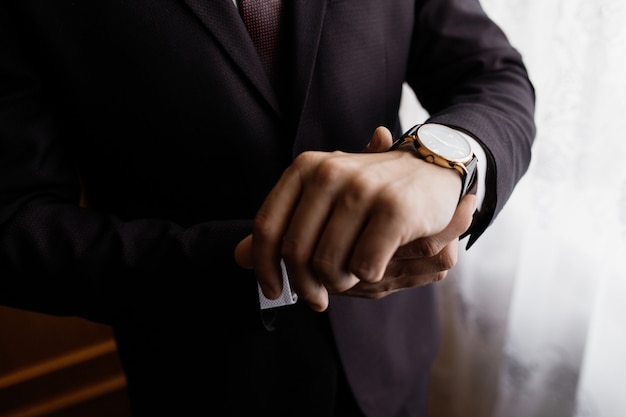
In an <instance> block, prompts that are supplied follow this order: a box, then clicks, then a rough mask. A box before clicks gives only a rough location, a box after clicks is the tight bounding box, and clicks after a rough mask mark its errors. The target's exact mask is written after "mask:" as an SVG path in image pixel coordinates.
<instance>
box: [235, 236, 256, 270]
mask: <svg viewBox="0 0 626 417" xmlns="http://www.w3.org/2000/svg"><path fill="white" fill-rule="evenodd" d="M234 256H235V262H237V264H238V265H239V266H240V267H242V268H246V269H252V267H253V265H254V263H253V261H252V235H248V236H246V237H245V238H243V239H242V240H241V241H240V242H239V243H238V244H237V246H235V252H234Z"/></svg>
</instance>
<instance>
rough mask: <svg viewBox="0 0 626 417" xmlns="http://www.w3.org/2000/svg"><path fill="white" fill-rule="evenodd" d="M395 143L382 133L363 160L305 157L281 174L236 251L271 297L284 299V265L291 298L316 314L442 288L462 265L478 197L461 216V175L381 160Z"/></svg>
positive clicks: (389, 157)
mask: <svg viewBox="0 0 626 417" xmlns="http://www.w3.org/2000/svg"><path fill="white" fill-rule="evenodd" d="M391 141H392V138H391V133H390V132H389V131H388V130H387V129H386V128H382V127H381V128H378V129H377V130H376V131H375V133H374V135H373V137H372V140H371V141H370V144H369V145H368V147H366V149H365V152H364V153H359V154H350V153H344V152H305V153H303V154H301V155H300V156H298V157H297V158H296V159H295V161H294V162H293V164H292V165H291V166H290V167H289V168H288V169H287V170H286V171H285V172H284V174H283V175H282V177H281V178H280V180H279V181H278V183H277V184H276V186H275V187H274V189H272V191H271V192H270V194H269V195H268V197H267V198H266V200H265V202H264V204H263V205H262V207H261V208H260V210H259V212H258V213H257V216H256V218H255V222H254V230H253V236H254V238H253V239H252V237H250V236H249V237H248V238H246V239H244V240H243V241H242V242H240V244H239V245H238V247H237V248H236V250H235V258H236V260H237V262H238V263H239V264H240V265H242V266H244V267H252V268H254V270H255V273H256V276H257V279H258V281H259V284H260V285H261V288H262V289H263V292H264V294H265V295H266V296H267V297H268V298H276V297H277V296H278V295H279V294H280V291H281V282H282V278H281V271H280V264H279V263H280V259H281V258H282V259H283V260H284V261H285V265H286V267H287V271H288V274H289V279H290V283H291V286H292V288H293V289H294V291H295V292H296V293H297V294H298V296H299V297H300V299H302V300H304V301H305V302H307V303H308V304H309V305H310V306H311V308H313V309H314V310H317V311H323V310H325V309H326V308H327V306H328V294H329V292H330V293H345V294H349V295H357V296H363V297H369V298H379V297H382V296H384V295H387V294H389V293H391V292H394V291H397V290H399V289H401V288H403V287H407V286H408V287H412V286H416V285H423V284H425V283H427V282H432V281H434V280H437V279H440V278H441V277H443V276H444V275H445V271H447V270H448V269H449V268H450V267H451V266H453V265H454V264H455V263H456V254H457V243H458V236H459V235H460V234H461V233H463V232H464V231H465V230H466V229H467V227H469V223H470V222H471V215H472V213H473V210H474V205H475V198H474V197H473V196H468V197H466V198H465V199H464V200H463V202H462V204H460V205H459V206H458V208H457V200H458V194H459V191H460V188H461V183H460V180H459V176H458V174H457V173H456V172H454V171H453V170H448V169H444V168H441V167H438V166H436V165H434V164H430V163H427V162H424V161H422V160H420V159H418V158H415V156H414V155H411V154H410V153H408V152H402V151H394V152H384V151H385V150H387V149H388V148H389V146H390V145H391ZM453 215H454V221H453V222H451V220H452V219H453Z"/></svg>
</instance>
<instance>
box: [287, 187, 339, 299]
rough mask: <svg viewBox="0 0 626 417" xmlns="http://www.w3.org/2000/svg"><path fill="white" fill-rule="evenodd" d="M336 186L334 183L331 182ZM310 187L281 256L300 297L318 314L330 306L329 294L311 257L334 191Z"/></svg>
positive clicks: (299, 202) (293, 221)
mask: <svg viewBox="0 0 626 417" xmlns="http://www.w3.org/2000/svg"><path fill="white" fill-rule="evenodd" d="M330 183H331V184H332V183H333V182H332V181H331V182H330ZM324 184H325V183H322V184H318V183H313V184H310V185H309V186H308V187H307V189H306V190H305V191H304V193H303V195H302V198H301V199H300V200H299V201H298V205H297V207H296V209H295V210H294V213H293V216H292V218H291V221H290V223H289V226H288V228H287V231H286V233H285V236H284V238H283V241H282V248H281V256H282V258H283V260H284V262H285V267H286V268H287V271H288V273H289V277H290V282H291V285H292V287H293V289H294V291H295V292H296V293H297V294H298V297H299V298H300V299H302V300H303V301H305V302H306V303H308V304H309V306H311V308H313V309H314V310H316V311H323V310H325V309H326V307H327V305H328V292H327V290H326V288H325V287H324V286H323V285H322V283H321V282H320V280H319V278H318V277H317V276H316V274H315V273H314V272H313V270H312V269H311V266H312V265H311V257H312V256H313V252H314V251H315V247H316V244H317V241H318V239H319V236H320V234H321V233H322V230H323V229H324V227H325V224H326V220H327V218H328V216H329V209H330V208H331V207H332V201H331V198H332V196H333V195H334V194H335V192H334V191H335V190H334V189H333V188H332V186H331V188H328V187H326V186H324Z"/></svg>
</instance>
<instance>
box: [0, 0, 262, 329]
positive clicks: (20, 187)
mask: <svg viewBox="0 0 626 417" xmlns="http://www.w3.org/2000/svg"><path fill="white" fill-rule="evenodd" d="M10 4H11V2H2V4H0V303H1V304H4V305H8V306H11V307H16V308H23V309H28V310H33V311H38V312H43V313H48V314H56V315H72V316H80V317H83V318H87V319H91V320H94V321H99V322H103V323H108V324H113V323H115V322H116V320H118V319H120V318H122V317H124V316H126V315H128V314H133V311H132V310H135V312H136V311H137V310H141V309H152V311H157V310H158V311H162V312H163V313H164V314H166V313H167V311H168V310H169V309H171V308H178V307H180V306H181V305H184V303H185V302H186V301H185V300H187V301H189V303H192V302H194V301H192V300H194V298H193V297H194V296H197V297H198V298H197V299H196V300H200V302H202V300H205V301H206V300H209V301H206V302H207V305H208V304H210V299H211V298H212V297H215V296H216V294H224V293H236V294H237V293H238V294H244V293H247V294H250V295H251V296H256V284H255V281H254V280H251V279H250V280H246V279H243V277H245V276H246V273H248V272H249V271H242V270H241V268H238V267H237V265H236V264H235V262H234V260H233V255H232V248H234V246H235V245H236V243H237V242H238V241H239V239H241V238H243V237H244V236H245V235H246V234H247V233H249V231H250V229H251V221H250V220H246V219H243V220H229V221H219V222H206V223H199V224H196V225H193V226H189V227H183V226H181V225H179V224H176V223H175V222H172V221H167V220H163V219H156V218H155V219H140V220H122V219H120V218H119V217H116V216H115V215H113V214H111V213H108V212H105V211H100V210H97V209H91V208H85V207H81V206H80V205H79V199H80V181H79V175H78V173H77V171H76V169H75V165H76V164H75V163H74V162H73V156H72V154H71V151H70V150H68V149H66V146H65V145H64V132H65V127H64V126H63V125H62V124H60V123H59V122H58V120H57V119H56V118H55V117H54V116H53V115H54V114H56V113H58V112H59V111H62V109H58V108H54V106H55V103H54V102H51V99H50V95H49V94H48V93H49V91H47V88H49V85H46V83H45V80H44V79H43V77H45V72H44V71H42V68H41V67H40V64H41V62H38V61H37V59H36V57H37V56H38V54H37V53H38V52H40V51H37V50H36V49H34V47H33V43H32V42H30V39H29V37H28V36H27V35H24V33H25V32H22V31H21V30H20V28H19V27H18V26H19V24H18V22H19V19H17V18H16V15H15V14H14V13H13V11H12V10H10V7H11V6H10ZM53 110H54V111H53ZM209 271H210V272H211V273H213V274H214V275H215V276H217V277H221V278H223V279H221V280H215V281H209V280H208V278H209V277H208V276H207V275H208V272H209ZM226 278H232V279H226ZM207 284H210V290H205V288H207ZM205 291H206V292H205ZM211 294H213V295H211ZM181 300H182V301H181ZM253 301H254V300H253ZM250 306H251V308H253V307H254V302H252V303H250Z"/></svg>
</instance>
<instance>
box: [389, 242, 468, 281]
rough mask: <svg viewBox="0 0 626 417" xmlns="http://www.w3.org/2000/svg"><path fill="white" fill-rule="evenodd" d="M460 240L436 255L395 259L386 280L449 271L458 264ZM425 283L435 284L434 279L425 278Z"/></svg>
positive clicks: (391, 263)
mask: <svg viewBox="0 0 626 417" xmlns="http://www.w3.org/2000/svg"><path fill="white" fill-rule="evenodd" d="M458 243H459V240H458V239H453V240H452V241H450V242H448V244H447V245H445V246H444V247H443V248H442V249H441V250H440V251H439V252H438V253H437V254H436V255H434V256H429V257H419V258H412V259H395V258H394V259H393V260H392V261H391V262H389V265H388V266H387V270H386V271H385V279H388V278H390V277H391V279H393V278H398V277H420V276H429V275H433V274H438V273H440V272H444V271H448V270H450V269H452V268H454V266H455V265H456V263H457V260H458V252H459V244H458ZM422 281H424V282H425V283H430V282H433V281H434V280H433V278H432V277H430V278H424V279H423V280H422Z"/></svg>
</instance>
